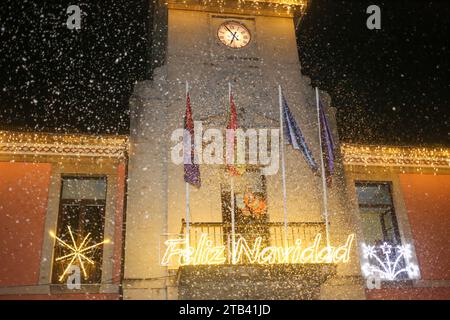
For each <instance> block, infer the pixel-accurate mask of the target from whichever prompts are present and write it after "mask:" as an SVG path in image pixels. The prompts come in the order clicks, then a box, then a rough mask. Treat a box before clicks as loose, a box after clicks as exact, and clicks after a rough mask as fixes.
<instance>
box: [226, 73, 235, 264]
mask: <svg viewBox="0 0 450 320" xmlns="http://www.w3.org/2000/svg"><path fill="white" fill-rule="evenodd" d="M228 103H229V105H230V106H231V83H229V82H228ZM234 134H235V132H234V133H233V159H232V160H233V163H234V138H235V136H234ZM230 191H231V254H232V256H231V259H232V263H234V262H235V261H234V259H235V250H236V247H235V241H236V236H235V232H236V229H235V223H236V222H235V216H234V176H233V174H230Z"/></svg>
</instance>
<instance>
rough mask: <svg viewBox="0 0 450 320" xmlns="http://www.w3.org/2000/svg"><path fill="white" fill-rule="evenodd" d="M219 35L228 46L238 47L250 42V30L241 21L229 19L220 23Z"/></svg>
mask: <svg viewBox="0 0 450 320" xmlns="http://www.w3.org/2000/svg"><path fill="white" fill-rule="evenodd" d="M217 37H218V38H219V40H220V41H221V42H222V43H223V44H224V45H226V46H227V47H230V48H234V49H238V48H243V47H245V46H246V45H247V44H248V43H249V42H250V38H251V36H250V32H249V31H248V29H247V28H246V27H245V26H244V25H243V24H241V23H239V22H236V21H227V22H225V23H223V24H221V25H220V27H219V29H218V30H217Z"/></svg>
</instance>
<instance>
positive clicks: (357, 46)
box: [0, 0, 450, 146]
mask: <svg viewBox="0 0 450 320" xmlns="http://www.w3.org/2000/svg"><path fill="white" fill-rule="evenodd" d="M59 2H60V3H59V4H55V3H54V2H53V1H22V0H2V1H1V2H0V28H1V29H0V40H1V48H0V70H1V72H0V128H3V129H5V128H6V129H20V130H40V131H57V132H89V133H121V134H126V133H127V132H128V121H129V120H128V99H129V97H130V94H131V91H132V88H133V85H134V83H135V82H136V81H140V80H143V79H145V77H146V71H147V65H148V64H147V60H148V59H149V58H150V59H151V57H148V56H147V48H148V46H149V40H148V39H147V34H146V28H147V27H146V24H147V21H148V20H147V17H146V14H147V4H146V1H145V0H140V1H131V0H128V1H127V0H122V1H94V2H89V3H88V2H86V1H81V2H78V3H77V2H76V1H59ZM69 4H79V5H80V7H81V9H82V11H84V12H86V15H85V16H84V17H83V21H82V29H81V30H78V31H75V30H68V29H67V28H66V25H65V23H66V19H67V15H66V8H67V7H68V5H69ZM370 4H377V5H379V6H380V7H381V14H382V29H381V30H376V31H371V30H368V29H367V28H366V19H367V17H368V15H367V14H366V13H365V11H366V8H367V6H368V5H370ZM449 24H450V2H448V1H438V2H429V1H384V2H382V1H330V0H328V1H327V0H312V1H311V4H310V7H309V9H308V14H307V15H306V16H305V17H304V19H303V21H302V23H301V26H300V29H299V31H298V40H299V41H298V42H299V53H300V57H301V62H302V72H303V73H304V74H306V75H308V76H309V77H311V78H312V79H313V83H315V84H317V85H319V86H320V88H321V89H324V90H327V91H328V92H329V93H330V95H331V96H332V99H333V105H334V106H335V107H337V109H338V123H339V127H340V132H339V133H340V137H341V139H343V140H344V141H348V142H361V143H371V144H379V143H384V144H401V145H406V144H414V145H447V146H448V145H450V144H449V140H450V139H449V114H450V76H449V70H450V66H449V60H450V59H449V56H450V48H449V41H448V38H450V36H449V34H450V33H449V31H450V28H449Z"/></svg>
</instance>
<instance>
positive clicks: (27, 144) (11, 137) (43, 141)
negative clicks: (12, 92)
mask: <svg viewBox="0 0 450 320" xmlns="http://www.w3.org/2000/svg"><path fill="white" fill-rule="evenodd" d="M128 147H129V142H128V137H127V136H123V135H87V134H56V133H55V134H54V133H40V132H17V131H0V154H10V155H34V156H42V155H46V156H53V155H57V156H61V155H64V156H78V157H79V156H89V157H92V156H94V157H114V158H122V157H124V156H125V154H126V152H127V151H128Z"/></svg>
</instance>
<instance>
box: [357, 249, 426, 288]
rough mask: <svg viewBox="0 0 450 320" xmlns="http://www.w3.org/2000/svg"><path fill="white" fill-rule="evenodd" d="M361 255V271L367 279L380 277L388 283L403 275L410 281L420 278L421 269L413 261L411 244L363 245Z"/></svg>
mask: <svg viewBox="0 0 450 320" xmlns="http://www.w3.org/2000/svg"><path fill="white" fill-rule="evenodd" d="M361 253H362V254H361V270H362V272H363V274H364V276H365V277H370V276H379V277H380V279H381V280H388V281H393V280H398V279H399V278H400V277H399V275H400V274H402V273H406V274H407V275H408V277H409V278H410V279H418V278H419V277H420V270H419V267H418V266H417V264H415V263H414V262H413V261H412V248H411V245H410V244H405V245H397V246H395V247H393V246H392V245H390V244H388V243H386V242H385V243H383V244H382V245H379V246H374V245H370V244H365V243H363V244H362V252H361ZM391 253H392V254H391Z"/></svg>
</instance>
